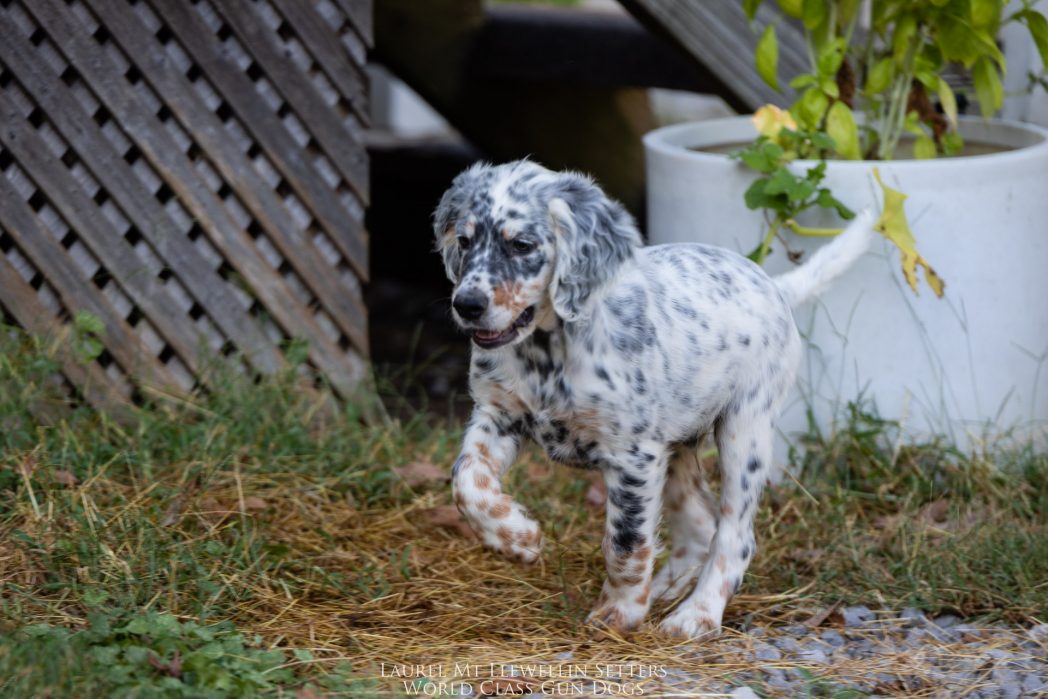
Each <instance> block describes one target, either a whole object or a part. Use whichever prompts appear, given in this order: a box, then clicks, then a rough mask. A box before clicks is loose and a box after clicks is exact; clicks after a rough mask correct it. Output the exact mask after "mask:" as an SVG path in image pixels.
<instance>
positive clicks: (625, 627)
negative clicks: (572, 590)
mask: <svg viewBox="0 0 1048 699" xmlns="http://www.w3.org/2000/svg"><path fill="white" fill-rule="evenodd" d="M666 465H667V455H666V453H665V450H664V449H663V448H662V447H656V446H654V445H649V446H648V447H644V446H640V447H638V448H637V449H636V450H632V449H631V453H630V455H628V456H627V457H625V458H624V460H623V461H622V462H621V463H611V464H607V465H605V467H604V479H605V481H606V483H607V486H608V500H607V515H606V519H605V522H604V542H603V544H602V546H601V548H602V550H603V551H604V562H605V565H606V566H607V570H608V577H607V579H606V580H605V581H604V589H603V590H602V591H601V594H600V599H599V600H598V601H597V606H596V608H595V609H594V610H593V612H591V613H590V615H589V618H588V621H589V623H591V624H594V625H595V626H597V627H604V628H608V629H614V630H615V631H618V632H624V631H629V630H631V629H633V628H635V627H636V626H637V625H638V624H639V623H640V622H641V621H642V620H643V619H644V615H645V614H647V613H648V607H649V605H650V603H651V599H650V598H651V574H652V569H653V567H654V564H655V549H656V530H657V528H658V523H659V512H660V510H661V507H662V489H663V484H664V482H665V479H666Z"/></svg>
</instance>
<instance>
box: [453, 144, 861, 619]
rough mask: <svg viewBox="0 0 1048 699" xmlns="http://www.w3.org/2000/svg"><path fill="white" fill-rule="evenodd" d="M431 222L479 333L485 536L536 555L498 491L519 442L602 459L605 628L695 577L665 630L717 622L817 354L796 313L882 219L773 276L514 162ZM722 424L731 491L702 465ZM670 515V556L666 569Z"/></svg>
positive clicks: (463, 315) (472, 483)
mask: <svg viewBox="0 0 1048 699" xmlns="http://www.w3.org/2000/svg"><path fill="white" fill-rule="evenodd" d="M434 230H435V234H436V238H437V245H438V247H439V250H440V252H441V254H442V255H443V258H444V265H445V267H446V270H447V275H448V278H449V279H450V280H451V281H452V282H453V284H454V292H453V294H452V307H453V309H454V310H453V315H454V318H455V321H456V322H457V323H458V324H459V326H461V328H462V329H463V330H464V331H466V332H468V333H469V334H470V336H471V338H472V342H473V351H472V360H471V366H470V375H469V379H470V393H471V395H472V397H473V400H474V402H475V407H474V410H473V414H472V416H471V418H470V420H469V424H468V426H467V429H466V433H465V438H464V440H463V445H462V452H461V454H460V455H459V457H458V459H457V460H456V461H455V465H454V468H453V474H454V480H453V486H454V497H455V503H456V504H457V505H458V508H459V509H460V510H461V512H462V513H463V515H464V516H465V517H466V519H467V520H468V521H469V523H470V525H471V526H472V527H473V529H474V530H476V532H477V533H478V535H480V537H481V539H482V540H483V542H484V544H485V545H486V546H488V547H489V548H492V549H494V550H495V551H498V552H499V553H502V554H504V555H507V556H511V557H515V558H517V559H519V560H521V561H525V562H531V561H534V560H536V559H537V558H538V556H539V555H540V553H541V550H542V533H541V530H540V528H539V525H538V523H537V522H536V521H535V520H534V519H532V518H531V517H530V516H529V514H528V512H527V511H526V510H525V509H524V508H523V507H522V506H521V505H520V504H518V503H517V502H516V501H514V500H513V498H512V497H511V496H510V495H509V494H507V493H505V492H503V490H502V486H501V481H502V478H503V476H504V475H505V473H506V471H507V470H508V469H509V467H510V466H511V465H512V464H513V462H514V460H515V458H516V456H517V453H518V450H519V449H520V448H521V444H522V441H523V440H524V439H525V438H531V439H533V440H535V441H536V442H537V443H539V444H540V445H542V447H543V448H544V449H545V451H546V453H547V454H548V455H549V457H550V458H552V459H554V460H555V461H558V462H563V463H567V464H571V465H574V466H581V467H585V468H594V469H600V471H601V473H602V474H603V476H604V478H605V481H606V483H607V490H608V498H607V516H606V519H605V534H604V540H603V546H602V549H603V552H604V556H605V559H606V565H607V578H606V580H605V582H604V586H603V590H602V591H601V594H600V597H599V599H598V600H597V602H596V605H595V606H594V608H593V611H592V612H591V613H590V615H589V622H590V623H591V624H593V625H595V626H597V627H604V628H608V629H614V630H616V631H619V632H625V631H628V630H630V629H633V628H635V627H636V626H637V625H638V624H639V623H640V622H641V621H642V620H643V619H644V616H645V614H646V613H647V611H648V608H649V606H650V604H651V602H652V601H653V600H654V599H660V598H661V599H668V600H671V599H677V598H678V597H680V596H682V595H683V594H684V593H685V592H686V591H687V588H688V587H689V586H690V587H693V589H692V591H691V593H690V594H689V595H688V596H687V597H685V598H684V599H683V601H681V602H680V604H678V605H677V607H676V608H675V609H674V610H673V611H672V612H670V614H669V615H668V616H667V617H666V618H665V619H664V620H663V621H662V622H661V626H660V628H661V629H662V630H663V631H664V632H667V633H669V634H672V635H675V636H681V637H688V638H695V637H700V636H701V637H706V636H712V635H715V634H716V633H718V632H719V629H720V624H721V619H722V618H723V615H724V609H725V606H726V605H727V603H728V600H729V599H730V598H731V596H732V595H733V594H734V593H735V592H736V591H737V590H738V588H739V586H740V584H741V582H742V578H743V574H744V573H745V571H746V568H747V566H748V565H749V562H750V560H751V559H752V558H753V556H754V554H755V553H756V550H757V547H756V543H755V539H754V534H753V518H754V513H755V510H756V508H757V505H758V503H759V499H760V493H761V489H762V488H763V486H764V483H765V481H766V479H767V478H768V476H769V474H770V472H771V469H772V464H771V457H772V437H773V426H774V421H775V419H776V416H777V415H778V413H779V410H780V407H781V406H782V404H783V401H784V399H785V398H786V396H787V394H788V392H789V391H790V389H791V387H792V384H793V381H794V377H795V374H796V370H797V365H798V362H799V360H800V355H801V342H800V337H799V335H798V333H797V328H796V325H795V323H794V320H793V313H792V310H791V307H792V306H794V305H796V304H799V303H802V302H803V301H805V300H806V299H809V298H811V297H812V296H814V295H815V294H817V293H818V292H819V290H820V289H821V288H822V287H823V286H824V285H826V284H828V283H829V282H830V281H831V280H832V279H833V278H835V277H836V276H838V275H839V274H840V273H842V272H843V271H844V270H846V269H847V268H848V267H849V266H850V265H851V264H852V263H853V262H854V261H855V260H856V259H857V258H858V257H859V256H861V255H862V253H863V252H864V251H865V250H866V248H867V246H868V245H869V242H870V239H871V237H872V236H873V216H872V215H871V213H870V212H863V213H862V214H860V215H859V216H858V217H856V219H855V220H854V221H853V222H852V223H851V224H850V225H849V226H848V228H847V229H846V230H845V231H844V233H842V234H841V235H840V236H838V237H837V238H836V239H835V240H834V241H833V242H831V243H830V244H829V245H827V246H824V247H823V248H822V249H820V250H819V251H818V252H817V253H816V254H815V255H813V256H812V258H811V259H810V260H809V261H808V262H806V263H805V264H804V265H802V266H800V267H798V268H797V269H796V270H794V271H792V272H790V273H788V274H785V275H783V276H779V277H775V278H771V277H769V276H768V275H767V274H766V273H765V272H764V270H762V269H761V268H760V267H759V266H757V265H756V264H754V263H752V262H751V261H749V260H747V259H746V258H744V257H742V256H741V255H738V254H736V253H734V252H731V251H728V250H725V249H723V248H718V247H712V246H708V245H699V244H679V245H658V246H652V247H645V246H643V245H642V242H641V237H640V234H639V233H638V231H637V227H636V225H635V224H634V222H633V220H632V218H631V217H630V216H629V214H628V213H627V212H626V211H625V209H623V207H622V206H621V205H620V204H619V203H618V202H615V201H613V200H611V199H609V198H608V197H607V196H605V194H604V193H603V192H602V191H601V189H600V188H599V187H598V186H597V185H596V184H594V183H593V181H592V180H590V179H589V178H587V177H585V176H583V175H580V174H576V173H571V172H552V171H550V170H547V169H545V168H543V167H541V166H540V165H538V164H536V163H534V162H530V161H517V162H512V163H508V164H505V165H486V164H478V165H475V166H473V167H471V168H469V169H468V170H466V171H465V172H463V173H462V174H460V175H459V176H458V177H456V178H455V180H454V182H453V183H452V185H451V188H450V189H449V190H448V191H447V192H446V193H445V194H444V196H443V198H442V199H441V202H440V205H439V206H438V208H437V211H436V213H435V215H434ZM710 432H712V433H713V436H714V439H715V441H716V445H717V449H718V451H719V463H720V469H721V492H720V498H719V502H718V501H717V498H716V497H715V496H714V495H713V493H712V491H711V489H710V487H709V485H708V484H707V482H706V479H705V476H704V475H703V472H702V470H701V469H700V467H699V463H698V459H697V458H696V450H697V447H698V445H699V444H700V443H701V442H702V439H703V437H705V436H706V435H707V434H708V433H710ZM660 516H662V517H665V520H666V524H667V529H668V532H669V535H670V538H671V553H670V555H669V557H668V558H667V560H666V562H665V563H664V564H663V566H662V567H661V569H660V570H659V571H658V573H657V574H656V573H655V572H654V567H655V555H656V553H657V551H658V546H659V544H658V541H657V533H658V527H659V519H660Z"/></svg>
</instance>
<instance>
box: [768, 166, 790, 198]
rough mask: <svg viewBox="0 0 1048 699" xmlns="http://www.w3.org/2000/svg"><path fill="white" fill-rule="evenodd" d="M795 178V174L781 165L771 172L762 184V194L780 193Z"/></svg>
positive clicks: (788, 186)
mask: <svg viewBox="0 0 1048 699" xmlns="http://www.w3.org/2000/svg"><path fill="white" fill-rule="evenodd" d="M795 180H797V176H796V175H794V174H793V173H792V172H790V171H789V170H787V169H786V168H784V167H782V168H779V169H778V170H776V171H775V172H774V173H772V175H771V177H769V178H768V181H767V182H766V183H765V185H764V194H782V193H784V192H786V191H787V190H788V189H789V188H790V187H791V186H792V185H793V183H794V181H795Z"/></svg>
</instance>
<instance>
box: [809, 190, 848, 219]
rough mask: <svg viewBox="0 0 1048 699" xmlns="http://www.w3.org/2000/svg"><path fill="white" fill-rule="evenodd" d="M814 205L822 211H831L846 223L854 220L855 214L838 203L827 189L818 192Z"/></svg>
mask: <svg viewBox="0 0 1048 699" xmlns="http://www.w3.org/2000/svg"><path fill="white" fill-rule="evenodd" d="M815 204H816V206H821V207H822V208H824V209H833V210H834V211H836V212H837V215H838V216H840V217H841V218H843V219H844V220H846V221H847V220H850V219H853V218H855V212H854V211H852V210H851V209H849V208H848V207H847V206H845V205H844V204H842V203H841V202H840V201H838V200H837V198H836V197H834V196H833V194H831V193H830V190H828V189H825V188H823V189H820V190H819V196H818V197H817V198H816V199H815Z"/></svg>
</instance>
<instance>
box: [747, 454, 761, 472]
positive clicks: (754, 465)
mask: <svg viewBox="0 0 1048 699" xmlns="http://www.w3.org/2000/svg"><path fill="white" fill-rule="evenodd" d="M746 470H748V471H749V472H750V473H756V472H757V471H760V470H761V460H760V459H758V458H757V457H756V456H752V457H750V462H749V463H748V464H746Z"/></svg>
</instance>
